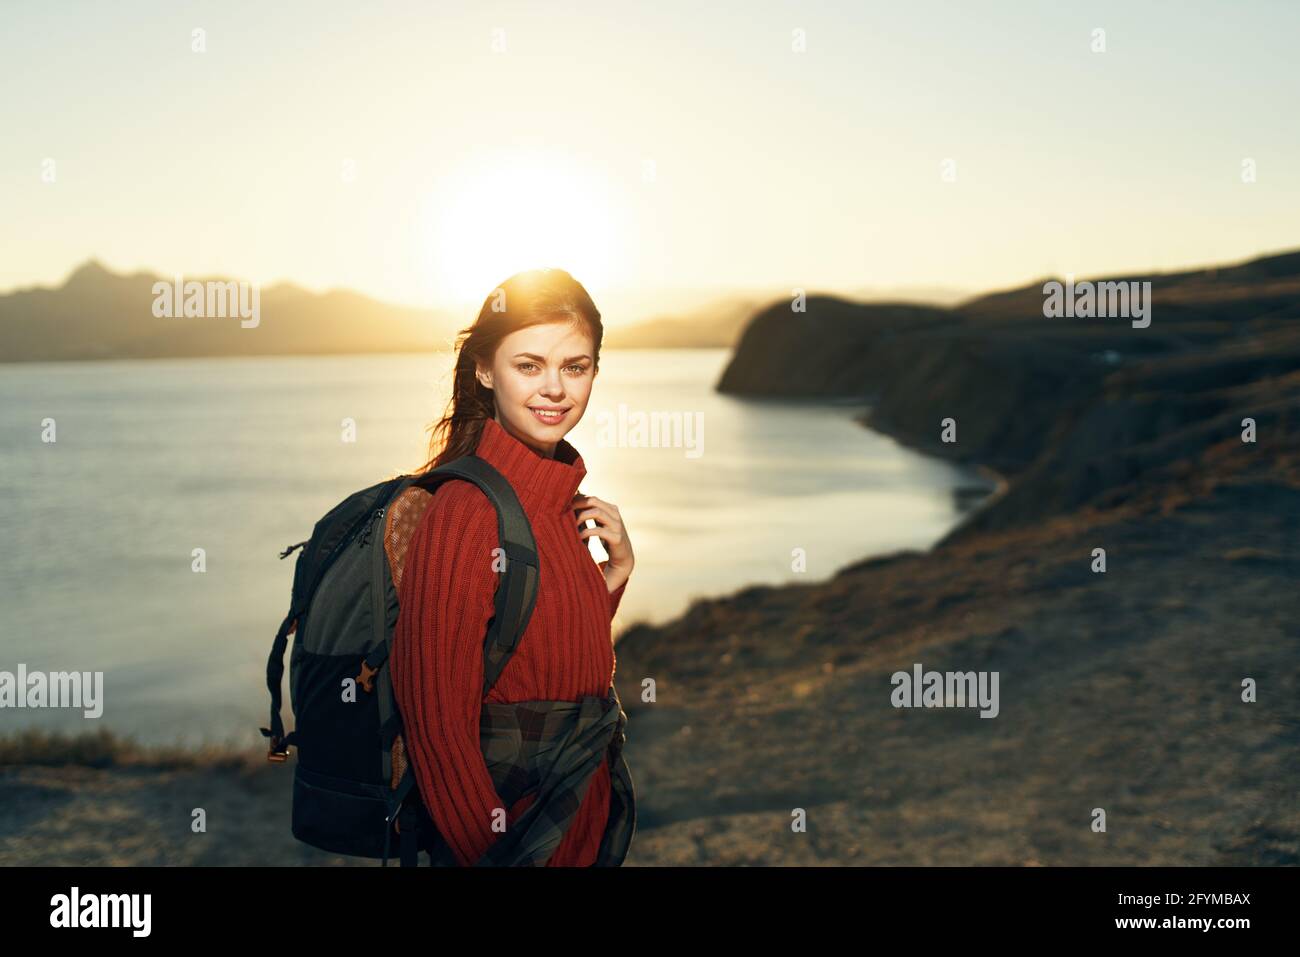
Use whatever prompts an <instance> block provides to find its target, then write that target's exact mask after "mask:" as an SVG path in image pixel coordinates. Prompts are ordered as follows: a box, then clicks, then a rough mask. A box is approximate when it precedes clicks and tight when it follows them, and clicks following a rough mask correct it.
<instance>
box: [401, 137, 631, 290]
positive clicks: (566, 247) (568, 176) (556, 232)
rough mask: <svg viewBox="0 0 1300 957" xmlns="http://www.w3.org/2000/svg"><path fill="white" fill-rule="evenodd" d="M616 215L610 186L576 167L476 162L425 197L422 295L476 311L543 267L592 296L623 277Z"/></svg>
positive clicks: (552, 158)
mask: <svg viewBox="0 0 1300 957" xmlns="http://www.w3.org/2000/svg"><path fill="white" fill-rule="evenodd" d="M470 164H472V165H470ZM621 208H622V207H621V205H620V196H619V191H618V188H617V186H616V184H614V183H613V182H612V181H611V180H610V178H609V177H608V176H607V175H605V174H604V173H603V171H601V170H600V169H598V168H595V167H593V166H591V165H590V164H589V163H587V162H585V161H583V160H577V159H574V158H572V157H564V156H557V155H555V154H539V153H521V152H518V151H512V152H510V153H508V154H493V155H491V156H488V157H484V156H483V155H482V154H476V155H475V156H474V157H473V158H472V159H471V160H470V161H469V164H467V165H464V166H461V167H459V168H457V169H456V170H454V171H453V172H452V173H451V174H450V175H448V176H446V177H443V178H441V179H440V180H439V182H438V185H437V187H436V188H435V189H434V191H433V192H432V193H431V194H430V196H429V198H428V201H427V204H426V209H425V217H424V222H426V223H428V224H429V226H428V229H429V255H428V261H427V263H426V266H427V269H428V272H427V274H426V278H427V280H428V288H429V291H430V293H431V295H432V296H433V297H434V298H435V299H440V300H443V301H446V302H455V303H458V304H473V305H474V306H475V307H477V306H479V305H481V304H482V302H483V300H484V299H486V298H487V296H488V295H489V293H491V292H492V290H493V289H495V288H496V287H497V285H499V284H500V283H501V282H502V281H503V280H505V279H506V278H508V277H509V276H511V275H513V274H514V273H516V272H519V271H520V270H524V269H535V268H538V267H543V266H549V267H558V268H560V269H566V270H568V271H569V272H570V273H572V274H573V276H574V278H575V279H577V280H578V281H579V282H581V283H582V284H583V285H584V286H586V287H587V289H588V291H590V292H592V294H593V295H595V294H596V291H595V290H596V289H597V288H598V287H600V286H602V285H604V284H607V283H609V282H611V281H612V280H613V279H614V278H615V273H616V272H621V271H622V270H621V268H619V267H620V258H621V257H620V250H619V248H618V247H619V244H620V239H621V234H620V231H619V229H618V225H617V224H618V221H619V219H620V217H619V212H620V210H621Z"/></svg>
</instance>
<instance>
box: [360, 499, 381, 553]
mask: <svg viewBox="0 0 1300 957" xmlns="http://www.w3.org/2000/svg"><path fill="white" fill-rule="evenodd" d="M384 512H385V508H384V506H382V505H381V506H380V507H379V508H377V509H375V512H374V514H373V515H371V516H370V521H368V522H366V527H365V528H363V529H362V530H361V534H360V536H358V538H357V547H358V548H364V547H365V546H366V543H367V542H369V541H370V531H371V529H373V528H374V527H375V522H377V521H379V520H380V519H381V518H383V517H384Z"/></svg>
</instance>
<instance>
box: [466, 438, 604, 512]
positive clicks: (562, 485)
mask: <svg viewBox="0 0 1300 957" xmlns="http://www.w3.org/2000/svg"><path fill="white" fill-rule="evenodd" d="M474 454H475V455H477V456H478V457H479V458H481V459H484V460H486V461H487V462H488V463H489V464H490V465H492V466H493V467H494V468H496V470H497V471H498V472H500V473H501V474H502V475H504V476H505V477H506V479H507V480H508V481H509V482H510V484H511V486H513V487H514V490H515V494H516V495H517V496H519V504H521V505H522V506H523V507H524V510H525V511H529V510H533V509H536V510H540V511H543V512H554V511H564V510H565V509H567V508H568V507H569V503H570V502H572V501H573V496H574V495H576V494H577V492H578V486H579V485H581V484H582V480H583V478H584V477H585V476H586V474H587V468H586V466H585V465H584V464H583V461H582V456H581V455H579V454H578V450H577V449H575V448H574V447H573V446H572V445H570V444H569V443H568V441H566V440H565V439H560V441H559V442H557V443H556V444H555V458H553V459H548V458H546V457H545V456H543V455H542V454H541V453H540V452H538V451H536V450H535V449H533V448H532V447H530V446H528V445H526V444H525V443H523V442H522V441H520V440H519V439H517V438H515V437H514V436H513V435H511V434H510V433H509V432H507V431H506V430H505V428H504V427H503V426H502V425H501V423H499V422H497V420H496V419H486V420H485V421H484V423H483V432H482V434H481V435H480V436H479V440H478V447H477V448H476V449H475V450H474Z"/></svg>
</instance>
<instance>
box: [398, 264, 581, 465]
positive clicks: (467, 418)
mask: <svg viewBox="0 0 1300 957" xmlns="http://www.w3.org/2000/svg"><path fill="white" fill-rule="evenodd" d="M566 318H567V319H569V320H570V321H572V322H575V323H585V324H586V327H587V332H588V333H589V334H590V335H591V341H592V347H593V349H594V353H593V355H592V366H593V368H598V367H599V366H600V341H601V339H602V338H603V337H604V326H602V325H601V321H600V310H598V309H597V308H596V304H595V303H594V302H592V301H591V296H589V295H588V294H587V290H586V289H584V288H583V286H582V283H580V282H578V280H576V279H574V278H573V277H572V276H571V275H569V274H568V273H567V272H565V271H564V270H563V269H530V270H527V271H525V272H521V273H516V274H515V275H513V276H511V277H510V278H509V279H507V280H506V281H505V282H503V283H502V284H501V285H500V286H498V287H497V288H496V289H494V290H492V292H491V293H490V294H489V295H488V297H487V299H485V300H484V302H483V307H482V308H481V309H480V310H479V313H478V319H476V320H475V321H474V324H473V325H472V326H469V327H468V328H466V329H462V330H460V332H459V333H458V334H457V337H456V369H455V372H454V373H453V377H452V384H451V399H450V401H449V402H448V404H447V411H446V413H445V414H444V415H443V417H442V418H441V419H439V420H438V421H436V422H434V423H433V424H432V425H430V426H429V430H428V431H429V432H430V438H429V459H428V461H427V462H426V463H425V464H424V466H423V467H422V468H421V469H420V470H419V472H418V473H417V474H424V473H425V472H428V471H429V470H431V469H435V468H437V467H438V466H439V465H442V464H443V463H444V462H449V461H451V460H452V459H455V458H459V457H460V456H462V455H468V454H470V453H471V452H473V451H474V450H475V449H476V448H478V441H479V436H480V435H481V434H482V432H483V425H484V423H485V422H486V421H487V420H488V419H492V418H495V417H496V404H495V400H494V393H493V391H492V390H491V389H489V388H487V387H485V386H484V385H483V384H482V383H480V382H479V381H478V377H477V376H476V375H475V368H476V366H477V365H478V363H480V362H481V363H483V364H484V365H486V366H490V365H491V364H492V360H493V358H494V357H495V356H496V351H497V346H499V345H500V344H501V340H502V339H504V338H505V337H506V336H508V335H510V333H512V332H515V331H516V330H518V329H526V328H527V327H529V326H536V325H541V324H542V323H546V322H556V321H563V320H564V319H566Z"/></svg>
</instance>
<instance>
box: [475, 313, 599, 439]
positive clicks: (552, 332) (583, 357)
mask: <svg viewBox="0 0 1300 957" xmlns="http://www.w3.org/2000/svg"><path fill="white" fill-rule="evenodd" d="M592 353H593V344H592V341H591V336H590V335H589V334H588V333H587V330H586V326H585V324H584V323H574V322H572V321H570V320H568V319H564V320H562V321H558V322H548V323H544V324H543V325H539V326H528V327H527V328H525V329H518V330H516V331H515V332H512V333H510V335H508V336H506V337H505V338H504V339H502V340H501V344H500V345H499V346H498V347H497V353H496V356H495V358H494V359H493V361H492V367H491V368H490V369H485V368H484V367H482V366H480V367H479V369H478V380H479V382H481V383H483V385H485V386H487V387H488V388H490V389H491V390H492V391H493V393H494V394H495V395H494V398H495V400H496V409H497V414H496V419H497V422H498V423H500V424H501V426H502V427H503V428H504V429H505V430H506V431H507V432H509V433H510V434H511V435H513V436H514V437H515V438H517V439H519V440H520V441H521V442H523V443H525V444H526V445H529V446H532V447H533V448H534V449H536V450H537V451H539V452H541V453H542V454H543V455H545V456H546V457H547V458H550V457H552V456H554V454H555V445H556V443H557V442H559V441H560V439H562V438H564V435H565V433H567V432H568V431H569V430H570V429H572V428H573V427H574V426H575V425H577V424H578V421H579V420H580V419H581V418H582V414H583V413H584V412H585V411H586V409H587V400H588V399H589V398H590V397H591V385H592V382H593V380H594V379H595V378H596V367H595V357H594V356H593V354H592ZM546 410H562V411H560V412H559V413H558V414H552V415H546V414H544V413H545V412H546Z"/></svg>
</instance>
